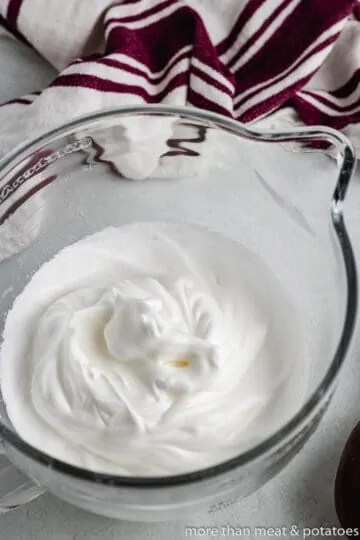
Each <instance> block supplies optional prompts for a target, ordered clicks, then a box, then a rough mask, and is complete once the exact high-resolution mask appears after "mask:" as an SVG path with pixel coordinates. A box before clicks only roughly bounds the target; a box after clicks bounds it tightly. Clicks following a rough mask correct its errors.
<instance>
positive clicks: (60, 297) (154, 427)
mask: <svg viewBox="0 0 360 540" xmlns="http://www.w3.org/2000/svg"><path fill="white" fill-rule="evenodd" d="M297 327H298V325H297V324H296V313H295V312H294V309H293V307H292V305H291V303H290V302H289V300H288V299H287V297H286V295H285V294H284V293H283V291H282V289H281V287H280V286H279V284H278V283H277V281H276V280H275V278H274V277H273V276H272V275H271V273H270V272H269V270H268V269H267V268H266V267H265V266H264V265H263V264H262V263H261V262H260V261H259V260H258V259H257V258H256V257H255V256H254V255H252V254H251V253H249V252H248V251H246V250H245V249H244V248H243V247H241V246H240V245H239V244H236V243H235V242H232V241H230V240H227V239H226V238H224V237H222V236H220V235H219V234H216V233H210V232H208V231H205V230H202V229H199V228H195V227H191V226H187V225H178V224H175V223H174V224H170V223H135V224H130V225H127V226H124V227H122V228H118V229H116V228H111V227H110V228H107V229H104V230H103V231H101V232H99V233H96V234H94V235H92V236H88V237H86V238H84V239H82V240H80V241H79V242H77V243H75V244H73V245H71V246H68V247H67V248H65V249H63V250H62V251H60V252H59V253H58V254H57V255H56V256H55V257H54V258H53V259H52V260H51V261H49V262H48V263H45V264H44V265H43V266H42V267H41V268H40V269H39V270H38V271H37V272H36V273H35V274H34V276H33V277H32V279H31V280H30V282H29V283H28V285H27V286H26V287H25V289H24V291H23V292H22V293H21V294H20V295H19V296H18V297H17V299H16V301H15V303H14V306H13V308H12V310H11V311H10V312H9V314H8V317H7V320H6V325H5V331H4V336H3V337H4V341H3V346H2V351H1V365H0V367H1V372H0V374H1V389H2V393H3V397H4V401H5V404H6V408H7V412H8V415H9V418H10V420H11V422H12V423H13V426H14V428H15V429H16V430H17V432H18V433H19V434H20V436H22V437H23V438H24V439H25V440H26V441H27V442H28V443H30V444H32V445H33V446H34V447H37V448H40V449H41V450H42V451H45V452H47V453H48V454H49V455H51V456H54V457H56V458H58V459H62V460H63V461H66V462H69V463H72V464H74V465H77V466H80V467H85V468H90V469H92V470H97V471H102V472H106V473H113V474H125V475H137V476H143V475H146V476H149V475H167V474H177V473H183V472H188V471H191V470H195V469H199V468H204V467H206V466H209V465H213V464H215V463H219V462H220V461H222V460H224V459H227V458H230V457H234V456H235V455H236V454H238V453H240V452H242V451H244V450H246V449H248V448H249V447H251V446H252V445H254V444H256V443H257V442H260V441H261V440H263V439H264V438H265V437H266V436H268V435H269V434H271V433H273V432H274V431H275V430H276V429H278V428H279V427H281V425H283V423H284V422H285V421H286V420H288V419H289V418H290V416H292V415H293V414H294V413H295V412H296V411H297V410H298V408H299V407H300V405H301V402H302V400H303V396H304V388H305V376H304V366H303V360H304V358H303V352H302V350H301V347H300V342H301V339H300V338H301V336H299V334H298V333H297Z"/></svg>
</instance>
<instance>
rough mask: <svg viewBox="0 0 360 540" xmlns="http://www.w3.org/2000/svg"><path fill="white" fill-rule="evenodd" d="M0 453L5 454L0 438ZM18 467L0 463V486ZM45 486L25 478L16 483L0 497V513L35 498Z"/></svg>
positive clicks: (42, 491) (43, 490)
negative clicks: (24, 480) (20, 482)
mask: <svg viewBox="0 0 360 540" xmlns="http://www.w3.org/2000/svg"><path fill="white" fill-rule="evenodd" d="M0 455H5V449H4V447H3V445H2V443H1V439H0ZM15 472H18V469H16V467H14V465H12V464H11V463H5V464H4V465H2V466H1V465H0V486H3V485H4V484H5V485H6V484H7V479H10V478H11V476H13V475H14V473H15ZM45 491H46V490H45V488H42V487H41V486H38V485H36V484H35V482H32V481H31V480H27V481H26V482H24V483H22V484H20V485H18V486H17V487H16V488H15V489H11V490H10V491H9V492H8V493H6V494H5V495H3V496H2V497H0V515H1V514H6V513H7V512H10V511H11V510H16V508H19V506H23V505H24V504H27V503H29V502H30V501H32V500H34V499H36V498H37V497H39V496H40V495H42V494H43V493H45Z"/></svg>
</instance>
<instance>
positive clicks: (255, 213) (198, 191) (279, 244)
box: [0, 106, 357, 521]
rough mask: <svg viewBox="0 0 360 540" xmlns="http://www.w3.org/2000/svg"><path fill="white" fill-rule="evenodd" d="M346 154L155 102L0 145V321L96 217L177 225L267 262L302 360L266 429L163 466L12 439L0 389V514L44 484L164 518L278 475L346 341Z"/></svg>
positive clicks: (350, 297)
mask: <svg viewBox="0 0 360 540" xmlns="http://www.w3.org/2000/svg"><path fill="white" fill-rule="evenodd" d="M324 150H325V152H324ZM329 154H331V155H330V156H329ZM354 164H355V156H354V151H353V149H352V146H351V144H350V143H349V141H348V140H347V139H346V138H345V137H344V136H342V135H341V134H340V133H337V132H335V131H332V130H330V129H326V128H307V129H298V130H296V131H293V132H291V133H290V132H289V133H275V132H260V131H256V130H255V129H251V128H249V127H246V126H244V125H242V124H240V123H238V122H235V121H232V120H229V119H226V118H224V117H220V116H218V115H215V114H210V113H207V112H202V111H198V110H196V109H186V108H183V109H180V108H179V109H175V108H167V107H162V106H134V107H127V108H123V109H117V110H111V111H105V112H101V113H99V114H94V115H92V116H88V117H86V118H82V119H79V120H76V121H74V122H72V123H69V124H67V125H64V126H63V127H61V128H59V129H56V130H54V131H52V132H51V133H47V134H46V135H44V136H42V137H40V138H38V139H36V140H33V141H31V142H29V143H26V144H25V145H23V146H22V147H21V148H18V149H16V150H15V151H14V152H13V153H12V154H11V155H9V156H7V157H6V158H5V159H4V160H3V161H2V162H1V164H0V259H1V261H2V262H1V265H0V291H1V294H0V309H1V313H2V317H1V324H2V325H3V324H4V320H5V317H6V313H7V312H8V310H9V309H10V307H11V305H12V303H13V301H14V299H15V298H16V296H17V295H18V294H19V293H20V292H21V290H22V289H23V288H24V286H25V285H26V283H27V282H28V280H29V279H30V277H31V275H32V274H33V273H34V272H35V271H36V270H37V269H38V268H39V267H40V266H41V265H42V264H43V263H44V262H45V261H47V260H48V259H49V258H50V257H51V256H52V255H53V254H55V253H56V252H57V251H58V250H60V249H61V248H63V247H64V246H66V245H68V244H70V243H73V242H74V241H76V240H78V239H80V238H81V237H83V236H84V235H87V234H90V233H94V232H96V231H98V230H101V229H103V228H104V227H106V226H109V225H112V226H121V225H124V224H125V223H128V222H132V221H156V220H160V221H177V222H179V221H180V222H185V223H188V224H191V225H197V226H200V227H205V228H207V229H210V230H212V231H216V232H219V233H221V234H223V235H225V236H226V237H228V238H231V239H232V240H235V241H237V242H240V243H241V244H242V245H243V246H245V247H247V248H249V249H250V250H251V251H252V252H253V253H255V254H257V255H258V256H260V257H261V259H262V260H263V261H265V262H266V264H267V265H268V267H269V268H270V269H271V271H272V272H273V274H274V275H275V276H276V277H277V278H278V279H279V280H280V282H281V284H282V286H283V288H284V289H285V290H286V292H287V294H288V296H289V297H291V298H292V299H293V301H294V302H295V303H296V307H297V310H298V314H299V317H300V319H301V324H303V325H304V329H305V332H304V340H305V344H304V346H305V350H306V355H307V358H308V359H310V362H309V366H308V369H309V375H308V381H309V382H308V388H307V395H306V399H305V402H304V404H303V406H302V408H301V410H299V411H298V412H297V414H296V415H295V416H294V417H293V418H291V419H290V420H289V421H288V423H287V424H286V425H284V426H282V428H281V429H280V430H279V431H277V432H276V433H273V434H272V435H271V436H270V437H268V438H267V439H266V440H264V441H263V442H261V443H260V444H258V445H257V446H256V447H253V448H251V449H250V450H248V451H246V452H245V453H242V454H241V455H238V456H236V457H234V458H233V459H231V460H229V461H227V462H224V463H221V464H219V465H216V466H213V467H210V468H207V469H203V470H198V471H196V472H193V473H188V474H180V475H177V476H168V477H156V478H148V477H146V478H141V477H120V476H110V475H104V474H98V473H95V472H91V471H89V470H83V469H81V468H77V467H74V466H71V465H69V464H66V463H64V462H61V461H58V460H56V459H54V458H52V457H50V456H49V455H47V454H45V453H44V452H41V451H39V450H37V449H35V448H33V447H31V446H30V445H29V444H27V443H26V442H24V441H23V440H22V439H21V438H20V437H19V436H18V435H17V433H16V432H15V430H14V429H13V428H12V426H11V423H10V421H9V419H8V417H7V414H6V410H5V407H4V403H3V402H1V400H0V443H1V445H0V446H1V447H2V451H3V453H4V454H5V456H6V458H7V460H8V461H10V462H11V463H12V464H13V465H14V466H15V467H16V468H17V469H18V470H20V471H22V473H24V474H25V476H26V477H27V481H26V482H25V483H24V484H23V485H20V486H18V487H17V488H16V489H15V490H14V491H12V492H11V493H8V494H6V495H4V497H3V498H2V499H0V509H1V511H3V512H5V511H7V510H9V509H12V508H15V507H17V506H19V505H20V504H23V503H25V502H27V501H29V500H31V499H32V498H34V497H36V496H38V495H40V494H41V493H43V492H44V491H49V492H51V493H53V494H55V495H56V496H58V497H60V498H61V499H64V500H66V501H67V502H69V503H72V504H74V505H76V506H79V507H81V508H84V509H87V510H90V511H92V512H95V513H98V514H102V515H105V516H110V517H113V518H120V519H127V520H142V521H146V520H151V521H156V520H168V519H173V518H178V517H180V516H181V515H182V514H186V513H190V512H197V511H199V509H200V508H204V507H206V508H207V509H208V510H209V511H215V510H216V509H217V508H220V507H222V505H223V504H224V503H228V502H231V501H233V500H236V499H239V498H241V497H244V496H246V495H248V494H250V493H251V492H253V491H255V490H257V489H259V488H260V487H261V486H262V485H263V484H264V483H265V482H267V481H268V480H269V479H270V478H272V477H273V476H274V475H275V474H276V473H277V472H278V471H280V470H281V469H282V468H283V467H284V466H285V464H286V463H288V462H289V460H290V459H291V458H292V457H293V456H294V455H295V454H296V453H297V452H299V450H300V449H301V447H302V446H303V445H304V443H305V442H306V441H307V439H308V438H309V436H310V435H311V434H312V433H313V432H314V430H315V428H316V426H317V425H318V423H319V421H320V419H321V417H322V415H323V414H324V412H325V410H326V409H327V407H328V405H329V401H330V398H331V396H332V394H333V391H334V388H335V384H336V381H337V379H338V376H339V371H340V368H341V366H342V364H343V361H344V358H345V356H346V354H347V352H348V348H349V344H350V342H351V337H352V333H353V328H354V322H355V317H356V309H357V278H356V269H355V262H354V257H353V252H352V248H351V244H350V241H349V238H348V235H347V232H346V229H345V225H344V215H343V203H344V199H345V195H346V190H347V187H348V185H349V182H350V179H351V177H352V174H353V171H354ZM304 363H305V359H304ZM7 463H8V462H7ZM9 467H12V465H9V464H8V465H7V467H6V468H5V469H4V471H3V475H5V474H9V471H10V469H9ZM12 473H14V471H13V472H12ZM0 479H1V476H0Z"/></svg>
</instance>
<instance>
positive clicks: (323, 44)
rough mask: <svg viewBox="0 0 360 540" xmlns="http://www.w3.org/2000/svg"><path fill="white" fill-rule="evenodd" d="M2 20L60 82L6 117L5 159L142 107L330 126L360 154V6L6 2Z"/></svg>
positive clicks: (334, 2) (10, 107) (292, 0)
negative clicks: (96, 119) (104, 114)
mask: <svg viewBox="0 0 360 540" xmlns="http://www.w3.org/2000/svg"><path fill="white" fill-rule="evenodd" d="M0 15H2V26H3V29H2V31H3V32H5V31H6V30H5V28H7V31H10V32H12V33H13V34H15V35H16V36H18V38H19V39H23V40H25V41H26V42H27V43H28V44H29V46H31V47H33V48H35V49H36V50H37V51H38V52H39V53H40V54H41V55H42V56H43V57H45V58H46V59H47V60H48V61H49V62H50V63H51V64H52V65H53V66H54V67H55V68H56V70H57V71H58V75H57V76H56V78H55V79H54V80H53V82H52V83H51V84H50V86H49V87H48V88H46V89H34V90H37V91H34V93H33V94H31V95H27V96H14V98H13V99H12V100H11V101H10V102H8V103H6V104H3V105H2V106H1V107H0V155H1V154H2V155H3V154H4V153H6V152H7V151H9V150H10V149H11V148H13V147H14V146H16V145H17V144H19V143H20V142H22V141H23V140H27V139H30V138H32V137H33V136H35V135H38V134H40V133H41V132H43V131H46V130H48V129H51V128H53V127H56V126H58V125H60V124H62V123H64V122H66V121H68V120H71V119H73V118H74V117H77V116H80V115H83V114H86V113H90V112H93V111H98V110H99V109H107V108H109V107H114V106H122V105H128V104H140V103H164V104H168V105H188V106H194V107H200V108H203V109H209V110H212V111H215V112H218V113H221V114H224V115H228V116H232V117H234V118H236V119H238V120H240V121H242V122H247V123H254V122H255V123H257V124H258V125H261V126H268V127H281V128H286V127H290V126H294V125H299V124H301V123H305V124H326V125H328V126H332V127H335V128H338V129H342V130H343V131H344V132H345V133H347V134H348V135H349V136H350V137H351V138H352V140H353V141H354V143H355V145H356V146H357V147H359V148H360V129H359V128H358V127H357V124H358V123H359V121H360V97H359V96H360V86H359V81H360V22H359V19H360V4H359V1H358V0H123V1H120V2H114V0H64V1H61V0H0ZM0 43H1V41H0Z"/></svg>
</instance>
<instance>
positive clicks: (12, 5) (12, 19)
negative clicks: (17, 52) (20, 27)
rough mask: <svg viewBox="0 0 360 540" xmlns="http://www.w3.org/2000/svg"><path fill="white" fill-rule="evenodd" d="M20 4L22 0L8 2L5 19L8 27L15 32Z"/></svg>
mask: <svg viewBox="0 0 360 540" xmlns="http://www.w3.org/2000/svg"><path fill="white" fill-rule="evenodd" d="M22 3H23V0H10V2H9V4H8V8H7V12H6V19H7V21H8V23H9V24H10V26H12V27H13V28H14V29H15V30H16V29H17V20H18V17H19V13H20V9H21V5H22Z"/></svg>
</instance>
